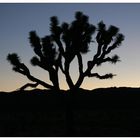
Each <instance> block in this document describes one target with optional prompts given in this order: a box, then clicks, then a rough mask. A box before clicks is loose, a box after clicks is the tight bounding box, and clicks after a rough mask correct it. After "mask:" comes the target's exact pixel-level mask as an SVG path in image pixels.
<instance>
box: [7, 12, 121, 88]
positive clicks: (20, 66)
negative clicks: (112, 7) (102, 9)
mask: <svg viewBox="0 0 140 140" xmlns="http://www.w3.org/2000/svg"><path fill="white" fill-rule="evenodd" d="M93 34H95V37H96V38H95V40H92V36H93ZM29 40H30V44H31V47H32V48H33V50H34V53H35V56H33V58H32V59H31V64H32V65H33V66H39V67H41V68H42V69H44V70H46V71H48V73H49V79H50V81H51V83H52V84H48V83H46V82H44V81H41V80H40V79H38V78H35V77H34V76H33V75H32V74H31V73H30V71H29V69H28V68H27V66H26V65H25V64H24V63H22V62H21V61H20V59H19V57H18V55H17V54H16V53H13V54H8V56H7V60H8V61H10V63H11V64H12V65H13V70H14V71H15V72H19V73H21V74H23V75H25V76H26V77H27V78H28V79H29V80H31V81H32V82H33V83H31V84H26V85H24V86H23V87H21V89H25V88H27V87H28V86H31V87H36V86H38V85H42V86H44V87H45V88H48V89H55V90H59V89H60V87H59V78H58V74H59V70H61V71H62V73H63V74H64V75H65V77H66V82H67V84H68V86H69V88H70V89H75V88H79V87H80V86H81V84H82V82H83V81H84V78H85V77H96V78H99V79H108V78H112V77H113V76H114V75H113V74H112V73H109V74H105V75H100V74H98V73H92V72H91V71H92V69H93V68H94V67H96V66H100V65H101V64H103V63H105V62H111V63H112V64H116V62H118V61H119V56H118V55H114V56H112V57H109V56H108V55H109V54H110V53H111V52H112V51H113V50H114V49H116V48H117V47H119V46H120V45H121V42H122V41H123V40H124V36H123V34H120V33H119V28H117V27H115V26H112V25H111V26H109V28H107V27H106V25H105V24H104V23H103V21H101V22H99V23H98V26H97V27H95V26H94V25H93V24H90V23H89V20H88V16H86V15H84V14H83V13H82V12H79V11H78V12H76V13H75V20H74V21H73V22H72V23H70V24H68V23H66V22H64V23H62V24H61V25H60V24H59V21H58V19H57V17H56V16H53V17H51V18H50V35H48V36H45V37H44V38H40V37H39V36H38V35H37V33H36V32H35V31H31V32H30V33H29ZM94 41H96V42H97V44H98V46H97V52H96V54H95V55H94V56H93V59H92V60H89V61H88V62H87V68H86V69H85V70H83V58H82V54H85V53H88V51H89V47H90V46H91V42H94ZM57 48H58V49H57ZM75 57H77V61H78V66H79V76H78V79H77V81H76V83H75V84H74V83H73V80H72V77H71V76H70V72H69V70H70V64H71V62H72V61H73V60H74V58H75Z"/></svg>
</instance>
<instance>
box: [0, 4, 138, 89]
mask: <svg viewBox="0 0 140 140" xmlns="http://www.w3.org/2000/svg"><path fill="white" fill-rule="evenodd" d="M76 11H82V12H83V13H84V14H86V15H88V16H89V20H90V22H91V23H92V24H94V25H97V23H98V22H100V21H101V20H103V21H104V23H105V24H106V25H107V26H109V25H115V26H117V27H119V28H120V32H121V33H123V34H124V35H125V40H124V41H123V43H122V45H121V46H120V48H118V49H116V50H114V52H113V53H112V55H113V54H118V55H119V56H120V58H121V60H122V61H121V62H119V63H117V64H116V65H111V64H108V63H107V64H104V65H102V66H101V67H99V68H98V69H95V71H97V72H100V73H101V74H105V73H110V72H112V73H115V74H117V76H116V77H114V79H112V80H98V79H95V78H91V79H87V78H86V79H85V80H84V83H83V84H82V87H83V88H87V89H94V88H99V87H111V86H117V87H119V86H131V87H139V86H140V80H139V79H140V63H139V60H140V55H139V54H140V4H122V3H121V4H118V3H117V4H115V3H114V4H108V3H105V4H103V3H102V4H95V3H83V4H80V3H78V4H76V3H74V4H72V3H71V4H70V3H67V4H62V3H53V4H49V3H43V4H29V3H28V4H8V3H7V4H2V3H1V4H0V50H1V51H0V77H1V78H0V91H2V90H4V91H11V90H15V89H17V88H18V87H20V86H22V85H23V84H25V83H26V82H29V81H28V79H26V77H24V76H22V75H20V74H18V73H15V72H13V71H12V66H11V65H10V64H9V63H8V62H7V61H6V56H7V54H8V53H12V52H16V53H18V55H19V56H20V57H21V59H22V62H24V63H25V64H26V65H27V66H28V67H29V68H30V70H31V72H32V74H33V75H35V76H36V77H38V78H40V79H43V80H45V81H48V75H47V74H48V73H47V72H45V71H43V70H41V69H40V68H37V67H32V66H31V65H30V59H31V58H32V56H33V55H34V53H33V51H32V48H31V47H30V44H29V40H28V33H29V31H31V30H36V32H37V33H38V35H39V36H40V37H44V36H45V35H47V34H49V18H50V17H51V16H54V15H56V16H58V18H59V21H60V23H62V22H64V21H66V22H71V21H72V20H73V19H74V13H75V12H76ZM94 37H95V36H93V38H94ZM92 45H94V44H92ZM96 47H97V46H96V45H94V47H91V52H90V53H89V54H87V55H84V57H83V58H84V61H86V60H87V59H89V58H90V59H91V58H92V55H93V52H94V51H95V50H96ZM76 67H77V62H76V61H74V62H73V65H72V66H71V75H72V76H73V79H74V80H76V78H77V76H76V75H75V73H76V71H75V68H76ZM64 81H65V79H64V77H63V76H62V74H61V73H60V83H61V88H64V89H65V88H67V85H66V83H65V82H64Z"/></svg>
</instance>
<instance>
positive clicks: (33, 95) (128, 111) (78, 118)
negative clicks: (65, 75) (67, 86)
mask: <svg viewBox="0 0 140 140" xmlns="http://www.w3.org/2000/svg"><path fill="white" fill-rule="evenodd" d="M0 136H14V137H15V136H18V137H19V136H20V137H21V136H24V137H25V136H28V137H30V136H32V137H34V136H40V137H41V136H43V137H45V136H49V137H50V136H54V137H59V136H60V137H62V136H86V137H88V136H92V137H93V136H104V137H105V136H107V137H108V136H111V137H113V136H121V137H123V136H125V137H128V136H129V137H130V136H133V137H135V136H140V88H106V89H95V90H93V91H88V90H82V89H79V90H74V91H59V92H58V91H46V90H38V89H36V90H32V91H24V92H19V91H15V92H11V93H4V92H1V93H0Z"/></svg>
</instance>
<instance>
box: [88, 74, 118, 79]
mask: <svg viewBox="0 0 140 140" xmlns="http://www.w3.org/2000/svg"><path fill="white" fill-rule="evenodd" d="M113 76H116V75H113V74H112V73H109V74H105V75H99V74H98V73H90V74H88V77H96V78H99V79H108V78H113Z"/></svg>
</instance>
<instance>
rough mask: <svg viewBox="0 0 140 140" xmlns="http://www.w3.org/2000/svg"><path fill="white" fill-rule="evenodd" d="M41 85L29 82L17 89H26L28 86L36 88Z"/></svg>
mask: <svg viewBox="0 0 140 140" xmlns="http://www.w3.org/2000/svg"><path fill="white" fill-rule="evenodd" d="M38 85H39V83H27V84H25V85H23V86H22V87H20V88H19V89H17V90H20V91H21V90H25V89H26V88H27V87H32V88H35V87H37V86H38Z"/></svg>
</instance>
